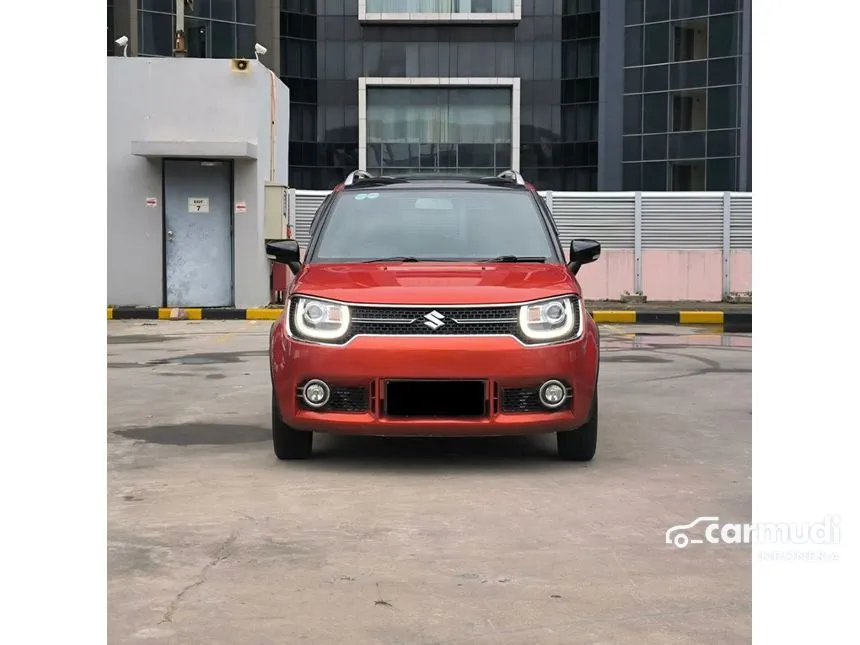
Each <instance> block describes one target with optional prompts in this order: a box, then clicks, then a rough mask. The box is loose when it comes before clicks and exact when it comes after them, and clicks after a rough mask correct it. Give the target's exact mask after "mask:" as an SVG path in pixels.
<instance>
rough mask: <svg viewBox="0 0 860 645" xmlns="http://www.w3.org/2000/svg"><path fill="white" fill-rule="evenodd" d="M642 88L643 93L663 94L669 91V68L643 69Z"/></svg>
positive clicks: (660, 66) (659, 66) (665, 66)
mask: <svg viewBox="0 0 860 645" xmlns="http://www.w3.org/2000/svg"><path fill="white" fill-rule="evenodd" d="M642 86H643V89H644V91H645V92H663V91H665V90H668V89H669V66H668V65H655V66H654V67H646V68H644V69H643V81H642Z"/></svg>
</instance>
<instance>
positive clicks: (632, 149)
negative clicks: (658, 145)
mask: <svg viewBox="0 0 860 645" xmlns="http://www.w3.org/2000/svg"><path fill="white" fill-rule="evenodd" d="M641 159H642V137H624V145H623V160H624V161H640V160H641Z"/></svg>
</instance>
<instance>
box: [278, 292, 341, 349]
mask: <svg viewBox="0 0 860 645" xmlns="http://www.w3.org/2000/svg"><path fill="white" fill-rule="evenodd" d="M290 318H291V319H292V320H291V321H290V322H291V325H292V329H293V331H294V332H295V333H296V334H297V335H298V336H299V337H301V338H307V339H309V340H321V341H334V340H338V339H340V338H342V337H343V336H345V335H346V332H347V330H348V329H349V307H347V306H346V305H342V304H340V303H338V302H328V301H326V300H317V299H315V298H303V297H298V298H296V299H295V300H293V302H292V312H291V314H290Z"/></svg>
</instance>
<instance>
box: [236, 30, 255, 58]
mask: <svg viewBox="0 0 860 645" xmlns="http://www.w3.org/2000/svg"><path fill="white" fill-rule="evenodd" d="M256 31H257V30H256V28H255V27H252V26H247V25H239V26H238V27H237V28H236V55H237V56H238V57H239V58H253V57H254V43H255V42H256V40H257V38H256Z"/></svg>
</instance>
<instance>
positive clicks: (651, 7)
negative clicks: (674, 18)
mask: <svg viewBox="0 0 860 645" xmlns="http://www.w3.org/2000/svg"><path fill="white" fill-rule="evenodd" d="M610 1H611V0H610ZM668 19H669V0H646V1H645V22H656V21H658V20H668Z"/></svg>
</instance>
